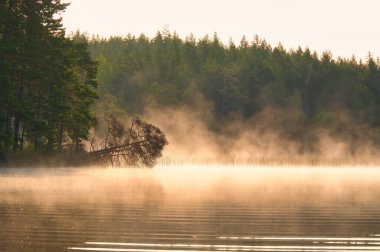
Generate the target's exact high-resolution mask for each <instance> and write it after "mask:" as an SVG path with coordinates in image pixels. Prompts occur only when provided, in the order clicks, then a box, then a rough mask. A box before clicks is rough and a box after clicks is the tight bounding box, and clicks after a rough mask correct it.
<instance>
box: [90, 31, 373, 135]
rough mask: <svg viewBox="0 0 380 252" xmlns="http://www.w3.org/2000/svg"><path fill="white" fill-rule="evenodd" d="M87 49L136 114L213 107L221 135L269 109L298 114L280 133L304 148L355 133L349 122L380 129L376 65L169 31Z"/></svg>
mask: <svg viewBox="0 0 380 252" xmlns="http://www.w3.org/2000/svg"><path fill="white" fill-rule="evenodd" d="M89 44H90V51H91V55H92V57H93V58H94V59H98V60H99V61H100V66H99V74H98V80H99V82H100V84H101V86H103V87H104V89H105V90H106V92H108V93H109V94H110V95H112V96H114V97H115V98H116V100H117V104H118V106H119V107H120V108H122V109H124V110H126V111H128V112H129V113H131V114H141V113H143V112H144V111H145V109H147V108H152V107H153V108H155V109H157V108H179V107H181V106H189V107H192V108H194V109H204V108H209V107H210V106H211V107H212V111H213V118H212V119H211V120H209V121H213V122H214V123H212V124H213V125H212V128H214V129H218V128H220V127H223V126H222V125H223V124H221V123H220V122H229V121H230V120H231V119H230V118H236V116H240V118H243V119H248V118H252V117H254V116H256V115H257V114H259V113H260V112H261V111H263V109H265V108H267V107H271V108H273V109H275V110H277V111H283V114H287V113H288V112H289V111H293V112H296V113H297V115H298V116H288V117H289V119H287V120H285V121H287V122H288V123H289V125H276V126H275V129H276V130H278V131H280V132H281V133H282V134H283V135H285V136H286V137H288V138H291V139H293V140H294V139H295V140H299V141H303V140H305V139H306V138H308V139H314V138H313V137H311V136H312V133H311V132H313V131H314V130H315V129H317V128H321V127H322V128H326V129H328V130H330V131H331V132H336V131H337V132H342V131H347V132H348V133H350V128H351V126H352V125H350V124H349V123H348V122H355V123H356V124H357V125H366V126H368V127H370V128H373V129H374V127H375V126H376V125H379V124H380V115H379V112H380V88H379V87H380V70H379V67H378V63H377V62H375V61H374V60H373V59H372V58H369V59H368V63H367V64H362V63H361V62H357V61H356V60H355V59H354V58H353V59H340V58H338V59H333V58H332V56H331V53H330V52H325V53H323V54H322V55H321V56H319V55H317V54H316V53H313V52H311V51H310V50H309V49H301V48H298V49H297V50H290V51H286V50H285V49H284V48H283V47H282V45H281V44H280V45H279V46H277V47H275V48H272V47H271V46H270V45H269V44H267V43H266V41H265V40H261V39H259V38H258V37H255V38H254V40H253V42H248V41H247V40H246V39H245V38H243V39H242V41H241V43H240V45H239V46H235V45H234V44H233V43H232V42H231V43H230V44H229V45H228V46H225V45H223V44H222V43H221V42H220V41H219V39H218V37H217V35H216V34H215V35H214V37H213V38H212V39H210V38H209V37H207V36H206V37H204V38H203V39H200V40H198V41H196V40H195V39H194V37H193V36H192V35H190V36H189V37H187V38H186V39H185V40H182V39H180V38H179V37H178V36H177V35H176V34H170V33H169V32H167V31H164V32H159V33H157V35H156V36H155V37H154V38H152V39H149V38H147V37H145V36H144V35H141V36H140V37H134V36H131V35H129V36H127V37H111V38H109V39H100V38H98V37H94V38H92V39H89ZM285 117H286V116H285ZM290 118H294V120H293V119H290ZM342 118H343V119H342ZM344 118H346V119H344ZM292 120H293V121H292ZM295 120H297V121H295ZM294 125H297V127H295V126H294ZM272 126H273V125H272ZM342 127H343V129H342ZM364 134H365V133H364ZM338 135H339V134H338ZM308 136H310V137H308ZM310 141H313V140H310Z"/></svg>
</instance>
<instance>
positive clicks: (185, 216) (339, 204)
mask: <svg viewBox="0 0 380 252" xmlns="http://www.w3.org/2000/svg"><path fill="white" fill-rule="evenodd" d="M379 175H380V173H379V171H378V170H377V169H376V168H368V167H355V168H352V167H339V168H331V167H320V168H315V167H314V168H309V167H301V166H299V167H296V168H294V167H270V166H268V167H255V166H217V165H214V166H212V165H210V166H206V165H203V166H200V165H198V166H197V165H183V166H163V165H159V166H157V167H155V168H154V169H91V168H88V169H79V170H78V169H58V170H57V169H37V170H30V169H21V170H20V169H18V170H3V171H1V173H0V251H231V250H234V251H347V250H350V251H380V210H379V209H380V197H379V196H380V176H379Z"/></svg>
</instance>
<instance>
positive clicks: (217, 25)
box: [62, 0, 380, 60]
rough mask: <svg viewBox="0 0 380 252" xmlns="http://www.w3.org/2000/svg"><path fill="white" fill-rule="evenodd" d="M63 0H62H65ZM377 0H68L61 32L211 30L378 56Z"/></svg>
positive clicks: (105, 33) (200, 33)
mask: <svg viewBox="0 0 380 252" xmlns="http://www.w3.org/2000/svg"><path fill="white" fill-rule="evenodd" d="M65 2H68V0H66V1H65ZM379 14H380V0H261V1H258V0H233V1H224V0H191V1H189V0H187V1H184V0H159V1H158V0H134V1H132V0H71V5H70V6H69V7H68V8H67V10H66V12H65V13H63V15H62V16H63V23H64V26H65V27H66V29H67V32H71V31H76V30H78V29H79V30H80V31H82V32H87V33H89V34H90V35H92V34H97V35H99V36H101V37H109V36H115V35H127V34H128V33H131V34H132V35H137V36H138V35H140V34H141V33H144V34H145V35H147V36H149V37H153V36H154V35H155V34H156V33H157V31H159V30H163V29H164V28H166V29H169V31H171V32H174V31H175V32H176V33H177V34H178V35H179V36H180V37H182V38H185V37H186V36H187V35H189V34H190V33H193V35H194V36H195V37H196V38H201V37H204V36H205V35H206V34H209V35H210V36H212V35H213V34H214V32H216V33H217V34H218V36H219V38H220V39H221V40H222V42H224V43H225V44H228V42H229V41H230V39H232V41H234V42H235V43H236V44H238V43H239V42H240V40H241V38H242V36H243V35H245V36H246V38H247V40H248V41H252V40H253V38H254V36H255V35H258V36H259V37H260V38H262V39H265V40H266V41H267V42H269V44H271V45H272V46H276V45H278V43H279V42H281V43H282V45H283V46H284V47H285V48H287V49H290V48H297V47H298V46H301V47H302V48H305V47H306V46H308V47H309V48H310V49H311V50H312V51H314V50H315V51H317V52H319V53H322V52H323V51H326V50H329V51H331V52H332V53H333V55H334V57H335V58H336V57H338V56H341V57H344V58H351V56H352V55H353V54H354V55H355V56H356V58H361V59H363V60H365V59H366V58H367V56H368V52H371V53H372V55H374V56H375V57H378V56H380V22H379Z"/></svg>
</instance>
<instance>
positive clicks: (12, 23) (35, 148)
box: [0, 0, 97, 159]
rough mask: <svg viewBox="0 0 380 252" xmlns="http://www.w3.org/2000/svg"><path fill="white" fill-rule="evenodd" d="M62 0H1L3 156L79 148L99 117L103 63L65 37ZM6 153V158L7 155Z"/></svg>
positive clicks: (0, 123) (84, 46)
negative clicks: (95, 111)
mask: <svg viewBox="0 0 380 252" xmlns="http://www.w3.org/2000/svg"><path fill="white" fill-rule="evenodd" d="M66 7H67V4H65V3H61V1H60V0H46V1H34V0H4V1H1V2H0V104H1V106H0V156H1V158H2V159H5V157H6V156H7V155H8V154H9V153H18V152H20V151H23V152H28V151H30V152H33V153H49V152H54V151H61V150H79V149H81V148H82V144H83V142H82V141H83V140H85V139H87V138H88V135H89V129H90V127H91V125H92V124H93V121H94V117H93V115H92V114H91V112H90V110H89V107H90V104H91V103H92V102H93V101H94V99H96V97H97V94H96V87H97V82H96V70H97V65H96V63H95V62H94V61H92V60H91V58H90V56H89V53H88V46H87V44H86V43H83V41H82V42H80V41H74V40H72V39H68V38H67V37H65V31H64V29H63V28H62V20H61V18H60V15H59V14H60V13H61V12H62V11H64V10H65V8H66ZM1 158H0V159H1Z"/></svg>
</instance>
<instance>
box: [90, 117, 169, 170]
mask: <svg viewBox="0 0 380 252" xmlns="http://www.w3.org/2000/svg"><path fill="white" fill-rule="evenodd" d="M106 122H107V126H108V131H107V135H106V138H105V140H104V141H103V143H102V144H101V148H100V149H98V150H97V149H96V148H95V141H94V140H92V141H91V151H90V152H89V153H88V156H89V157H90V159H93V160H96V162H97V163H99V164H101V165H103V166H123V165H126V166H139V167H141V166H145V167H152V166H154V164H155V163H156V161H157V159H158V158H159V157H161V156H162V151H163V148H164V146H165V145H166V144H167V143H168V142H167V140H166V137H165V135H164V133H163V132H162V131H161V130H160V129H159V128H158V127H156V126H154V125H152V124H149V123H146V122H144V121H143V120H141V119H140V118H139V117H136V118H133V119H132V121H131V124H130V126H129V127H128V128H125V127H124V126H123V124H121V123H120V122H118V121H117V120H116V118H115V117H113V116H109V115H106Z"/></svg>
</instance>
